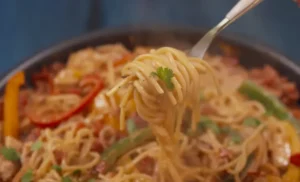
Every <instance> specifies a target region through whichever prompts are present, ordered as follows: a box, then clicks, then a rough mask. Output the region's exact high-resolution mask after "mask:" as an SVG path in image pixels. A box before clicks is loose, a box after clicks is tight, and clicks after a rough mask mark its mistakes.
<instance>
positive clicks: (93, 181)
mask: <svg viewBox="0 0 300 182" xmlns="http://www.w3.org/2000/svg"><path fill="white" fill-rule="evenodd" d="M95 181H96V180H95V179H89V180H88V182H95Z"/></svg>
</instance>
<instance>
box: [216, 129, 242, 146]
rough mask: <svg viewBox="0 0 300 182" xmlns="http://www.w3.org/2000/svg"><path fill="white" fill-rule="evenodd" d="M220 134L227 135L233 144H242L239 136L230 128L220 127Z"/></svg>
mask: <svg viewBox="0 0 300 182" xmlns="http://www.w3.org/2000/svg"><path fill="white" fill-rule="evenodd" d="M221 132H222V133H224V134H227V135H229V136H230V138H231V140H232V142H233V143H235V144H239V143H241V142H242V137H241V135H240V134H239V133H238V132H237V131H235V130H233V129H232V128H231V127H229V126H224V127H222V128H221Z"/></svg>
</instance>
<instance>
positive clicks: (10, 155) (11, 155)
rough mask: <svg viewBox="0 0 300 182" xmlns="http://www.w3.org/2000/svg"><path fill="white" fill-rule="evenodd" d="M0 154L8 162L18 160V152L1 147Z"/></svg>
mask: <svg viewBox="0 0 300 182" xmlns="http://www.w3.org/2000/svg"><path fill="white" fill-rule="evenodd" d="M0 153H1V155H3V157H4V158H5V159H7V160H9V161H18V160H19V159H20V156H19V154H18V152H17V151H16V150H15V149H14V148H8V147H2V148H1V149H0Z"/></svg>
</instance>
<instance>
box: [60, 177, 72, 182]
mask: <svg viewBox="0 0 300 182" xmlns="http://www.w3.org/2000/svg"><path fill="white" fill-rule="evenodd" d="M61 182H72V180H71V178H70V177H69V176H64V177H62V178H61Z"/></svg>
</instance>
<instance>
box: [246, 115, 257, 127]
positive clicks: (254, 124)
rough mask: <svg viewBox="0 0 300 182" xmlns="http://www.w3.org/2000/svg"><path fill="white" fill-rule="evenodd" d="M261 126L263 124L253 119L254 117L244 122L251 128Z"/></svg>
mask: <svg viewBox="0 0 300 182" xmlns="http://www.w3.org/2000/svg"><path fill="white" fill-rule="evenodd" d="M260 124H261V122H260V121H259V120H258V119H256V118H253V117H248V118H246V119H245V120H244V122H243V125H245V126H250V127H253V128H255V127H257V126H259V125H260Z"/></svg>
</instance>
